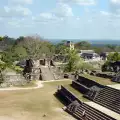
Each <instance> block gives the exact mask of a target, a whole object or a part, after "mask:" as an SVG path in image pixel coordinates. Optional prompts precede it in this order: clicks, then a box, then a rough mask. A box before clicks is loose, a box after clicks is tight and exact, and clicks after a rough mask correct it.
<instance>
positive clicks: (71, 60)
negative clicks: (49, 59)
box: [64, 50, 80, 72]
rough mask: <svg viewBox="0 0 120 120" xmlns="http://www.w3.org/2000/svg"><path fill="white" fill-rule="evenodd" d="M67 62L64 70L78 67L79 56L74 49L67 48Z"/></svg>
mask: <svg viewBox="0 0 120 120" xmlns="http://www.w3.org/2000/svg"><path fill="white" fill-rule="evenodd" d="M67 57H68V63H67V64H66V65H65V69H64V71H66V72H72V71H75V70H77V69H78V64H79V62H80V57H79V56H78V54H77V52H76V51H75V50H69V51H68V54H67Z"/></svg>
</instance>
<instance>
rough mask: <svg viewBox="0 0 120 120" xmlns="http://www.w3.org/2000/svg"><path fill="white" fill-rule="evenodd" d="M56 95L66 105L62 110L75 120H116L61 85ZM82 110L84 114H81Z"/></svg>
mask: <svg viewBox="0 0 120 120" xmlns="http://www.w3.org/2000/svg"><path fill="white" fill-rule="evenodd" d="M56 96H58V97H59V99H62V101H64V104H65V105H66V108H65V109H64V110H65V111H66V112H68V113H69V114H71V115H72V116H73V117H75V118H76V119H77V120H116V119H114V118H112V117H110V116H108V115H106V114H105V113H103V112H101V111H99V110H97V109H95V108H93V107H91V106H89V105H87V104H86V103H84V102H82V101H80V100H79V99H78V98H77V97H76V96H75V95H74V94H73V93H71V92H70V91H69V90H67V89H66V88H65V87H63V86H61V88H59V89H58V90H57V92H56ZM76 101H77V102H76ZM84 112H85V114H86V116H84V115H83V113H84Z"/></svg>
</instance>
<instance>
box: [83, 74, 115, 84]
mask: <svg viewBox="0 0 120 120" xmlns="http://www.w3.org/2000/svg"><path fill="white" fill-rule="evenodd" d="M82 76H83V77H86V78H89V79H91V80H94V81H96V82H98V83H100V84H102V85H112V84H116V83H115V82H112V81H111V80H110V79H106V78H102V77H96V76H92V75H89V74H84V75H82Z"/></svg>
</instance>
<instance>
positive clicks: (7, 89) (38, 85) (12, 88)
mask: <svg viewBox="0 0 120 120" xmlns="http://www.w3.org/2000/svg"><path fill="white" fill-rule="evenodd" d="M66 80H69V79H64V80H50V81H37V82H36V85H37V86H36V87H27V88H20V87H9V88H0V91H13V90H32V89H38V88H42V87H43V83H46V82H57V81H66Z"/></svg>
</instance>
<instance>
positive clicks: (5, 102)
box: [0, 80, 74, 120]
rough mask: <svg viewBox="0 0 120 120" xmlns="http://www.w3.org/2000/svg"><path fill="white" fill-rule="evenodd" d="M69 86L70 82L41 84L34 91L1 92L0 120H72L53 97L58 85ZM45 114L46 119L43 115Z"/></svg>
mask: <svg viewBox="0 0 120 120" xmlns="http://www.w3.org/2000/svg"><path fill="white" fill-rule="evenodd" d="M61 84H62V85H68V84H71V81H70V80H66V81H60V82H59V81H57V82H49V83H43V85H44V86H43V87H42V88H39V89H35V90H21V91H1V92H0V119H1V120H74V118H73V117H71V116H70V115H69V114H67V113H66V112H64V111H63V110H62V109H61V108H62V107H63V104H61V103H60V102H59V100H58V99H57V98H56V97H54V93H55V92H56V89H57V86H58V85H61ZM44 114H46V117H43V115H44Z"/></svg>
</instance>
